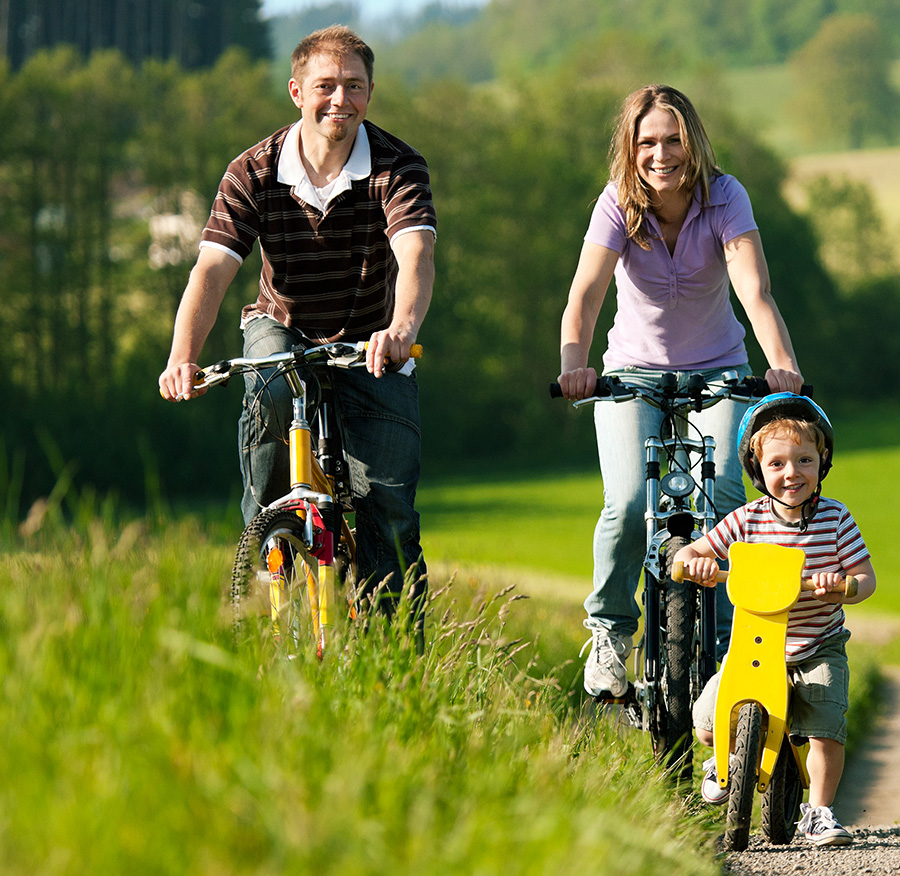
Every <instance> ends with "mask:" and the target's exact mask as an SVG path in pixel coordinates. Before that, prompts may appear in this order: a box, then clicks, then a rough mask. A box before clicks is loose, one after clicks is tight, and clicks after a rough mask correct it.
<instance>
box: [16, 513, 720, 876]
mask: <svg viewBox="0 0 900 876" xmlns="http://www.w3.org/2000/svg"><path fill="white" fill-rule="evenodd" d="M76 516H79V515H76ZM231 551H232V544H231V542H230V541H229V539H227V538H224V537H222V531H221V529H220V528H219V527H218V526H213V527H208V526H207V525H206V524H205V523H204V524H203V525H201V524H200V523H199V522H198V521H197V520H196V519H194V520H192V519H184V520H182V521H180V522H173V521H160V522H158V523H157V522H155V521H152V520H147V521H136V522H133V523H131V524H127V525H125V526H124V527H123V526H120V525H119V524H118V523H117V522H116V521H115V520H114V519H112V518H110V517H107V518H106V519H100V518H97V519H84V518H83V519H82V523H75V524H68V525H62V524H59V523H54V522H53V521H52V520H51V521H47V522H45V525H44V526H43V528H42V529H41V530H40V531H39V532H38V533H36V534H34V535H32V536H30V537H29V538H27V539H24V538H19V537H11V538H7V539H6V540H5V541H4V543H3V552H2V554H0V624H2V630H3V635H2V637H0V673H2V679H3V696H2V698H0V741H2V744H0V770H2V774H3V776H4V781H3V783H2V786H0V812H2V813H3V815H2V818H0V848H2V849H3V852H2V858H3V865H2V870H3V873H4V874H22V876H25V874H28V876H32V874H35V873H40V874H42V876H54V874H72V876H83V874H85V873H110V874H114V873H132V874H144V873H146V874H148V876H149V874H152V876H164V874H188V873H190V874H192V876H196V874H210V876H221V874H223V873H229V874H245V873H246V874H266V876H269V874H273V876H274V874H286V873H290V874H335V876H348V874H373V876H374V874H392V876H394V874H409V876H420V874H424V873H441V874H450V876H452V874H460V876H464V874H465V876H469V874H473V873H484V874H492V876H494V874H497V876H503V874H510V876H513V874H516V876H519V874H535V876H537V874H542V876H545V874H560V876H563V874H569V873H571V872H573V871H576V870H577V871H578V872H585V870H586V869H587V871H588V872H592V873H600V874H604V873H610V874H612V873H621V872H628V873H636V874H648V876H656V874H659V876H673V874H674V876H681V874H685V876H688V874H697V876H712V874H714V873H716V872H718V867H717V865H716V864H715V862H714V854H713V850H712V842H711V838H710V836H709V834H708V832H707V831H706V830H705V829H704V826H703V823H702V818H701V816H700V815H699V811H698V808H697V807H696V806H695V805H694V804H690V805H688V804H685V803H683V802H682V801H681V799H680V798H679V797H677V796H676V795H674V794H673V793H672V791H671V788H670V787H669V786H668V784H667V783H666V781H665V780H663V779H662V778H661V777H659V776H656V775H655V773H654V769H653V766H652V762H651V758H650V755H649V751H648V746H647V745H646V744H645V741H644V740H643V739H642V738H641V737H640V736H639V735H634V734H629V735H622V734H621V733H620V732H619V731H618V730H617V729H616V728H615V727H614V726H612V725H610V724H607V723H606V722H600V723H595V722H593V721H590V722H586V721H583V720H582V719H581V718H580V717H579V713H578V711H577V709H574V708H570V707H568V706H566V704H565V698H564V697H563V696H562V695H561V692H560V690H559V685H556V684H554V683H553V680H552V679H546V678H545V679H538V678H533V677H532V674H531V669H530V650H531V649H530V646H527V645H525V646H524V647H520V646H519V645H517V644H516V643H515V642H514V641H512V640H511V639H510V636H509V632H508V627H507V625H506V623H505V621H504V617H505V616H506V615H507V614H510V615H511V614H513V613H514V612H516V611H517V609H518V607H519V606H521V605H522V603H521V602H515V601H511V600H512V599H513V594H504V595H500V596H497V597H492V596H490V593H489V591H490V589H491V588H488V591H486V592H472V591H470V590H469V588H468V587H460V586H457V585H454V586H453V587H451V588H450V589H449V591H448V590H447V589H446V588H445V587H442V586H438V582H437V581H435V582H434V584H435V591H443V592H442V593H436V595H435V599H434V601H433V604H432V608H431V616H430V619H429V630H430V633H431V635H430V642H429V646H428V649H427V652H426V655H425V656H424V658H421V659H419V658H417V657H416V656H415V654H414V653H413V652H412V651H411V649H410V647H409V645H408V643H407V642H406V641H405V637H404V636H403V634H402V630H396V629H395V630H391V631H388V632H384V631H383V630H382V629H381V627H380V625H379V624H375V625H374V626H373V627H372V628H371V629H370V631H369V633H368V634H367V635H366V634H363V633H362V632H361V627H360V626H356V627H353V628H348V627H345V626H343V625H342V626H341V627H340V630H339V632H340V634H341V639H340V645H338V646H336V647H335V648H334V649H333V650H332V652H331V653H330V654H329V655H326V659H325V660H324V662H322V663H319V662H317V660H316V659H315V657H314V656H313V654H312V649H310V650H309V651H308V652H304V653H303V654H301V656H300V657H298V658H297V659H295V660H292V661H286V660H285V659H284V658H283V657H281V656H280V655H279V654H278V652H276V651H275V650H274V648H273V647H272V645H271V644H270V643H269V644H265V643H262V644H261V643H260V638H259V637H258V636H255V637H253V636H251V637H249V638H248V639H247V641H245V642H243V643H241V645H240V646H239V647H238V648H235V647H234V646H233V644H232V641H231V633H230V628H229V624H228V622H227V612H226V611H225V610H224V600H223V590H224V588H225V587H226V585H227V581H228V575H229V567H230V561H231ZM623 868H624V869H623Z"/></svg>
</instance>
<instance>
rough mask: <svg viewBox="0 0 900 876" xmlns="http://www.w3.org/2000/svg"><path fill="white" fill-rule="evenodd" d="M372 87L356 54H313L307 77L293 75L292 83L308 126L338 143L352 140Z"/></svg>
mask: <svg viewBox="0 0 900 876" xmlns="http://www.w3.org/2000/svg"><path fill="white" fill-rule="evenodd" d="M372 87H373V83H371V82H370V81H369V77H368V75H367V73H366V67H365V64H363V61H362V58H360V57H359V55H356V54H348V55H344V56H343V57H337V56H334V55H328V54H318V55H313V56H312V57H311V58H310V59H309V62H308V63H307V65H306V72H305V74H304V76H303V81H302V82H298V81H297V80H296V79H291V80H290V82H289V83H288V89H289V91H290V94H291V99H292V100H293V101H294V104H295V105H296V106H297V107H299V108H300V109H301V110H302V111H303V126H304V130H305V131H306V132H307V133H316V134H318V135H320V136H321V137H324V138H325V139H327V140H330V141H332V142H335V143H339V142H341V141H343V140H347V139H348V138H349V139H350V140H351V142H352V140H353V138H354V137H355V136H356V132H357V130H359V126H360V125H361V124H362V122H363V119H364V118H365V117H366V111H367V110H368V107H369V99H370V98H371V96H372ZM308 129H311V130H308Z"/></svg>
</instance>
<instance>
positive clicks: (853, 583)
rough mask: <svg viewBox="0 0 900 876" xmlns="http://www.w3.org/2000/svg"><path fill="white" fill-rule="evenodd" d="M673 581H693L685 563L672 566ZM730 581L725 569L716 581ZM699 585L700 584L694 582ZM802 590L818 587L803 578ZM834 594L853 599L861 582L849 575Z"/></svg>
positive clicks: (720, 571)
mask: <svg viewBox="0 0 900 876" xmlns="http://www.w3.org/2000/svg"><path fill="white" fill-rule="evenodd" d="M672 580H673V581H674V582H675V583H676V584H680V583H681V582H682V581H690V580H692V579H690V578H685V575H684V563H682V562H676V563H673V564H672ZM727 580H728V572H727V571H726V570H725V569H720V570H719V572H718V573H717V574H716V581H719V582H725V581H727ZM694 583H699V582H694ZM800 589H801V590H807V591H809V590H815V589H816V585H815V584H813V580H812V578H801V579H800ZM831 592H832V593H843V594H844V595H845V596H846V597H847V598H848V599H852V598H853V597H854V596H856V594H857V593H858V592H859V582H858V581H857V580H856V578H855V577H854V576H853V575H847V577H846V578H844V580H843V581H842V582H841V584H840V586H838V587H835V588H834V590H832V591H831Z"/></svg>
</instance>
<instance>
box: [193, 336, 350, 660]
mask: <svg viewBox="0 0 900 876" xmlns="http://www.w3.org/2000/svg"><path fill="white" fill-rule="evenodd" d="M364 351H365V345H364V344H353V345H350V344H326V345H322V346H320V347H313V348H311V349H303V348H301V347H298V348H295V349H294V350H293V351H291V352H289V353H277V354H274V355H272V356H267V357H261V358H258V359H232V360H226V361H224V362H220V363H218V364H217V365H214V366H213V367H212V368H210V369H209V371H208V373H205V374H204V373H203V372H201V373H200V377H201V379H200V381H198V383H197V385H198V386H199V387H206V386H212V385H215V384H216V383H224V382H225V381H227V380H228V378H229V377H231V376H232V375H233V374H238V373H243V372H245V371H254V372H255V371H258V370H259V369H262V368H268V367H274V368H275V371H274V372H273V375H272V376H271V377H270V378H269V379H270V380H271V379H280V378H283V379H284V380H285V381H286V383H287V385H288V387H289V388H290V391H291V395H292V417H291V423H290V426H289V429H288V453H289V470H290V489H289V491H288V492H287V493H286V494H285V495H284V496H282V497H281V498H279V499H277V500H275V501H274V502H272V503H271V504H270V505H268V506H267V507H265V508H264V509H263V510H262V512H261V513H260V515H259V516H258V517H257V518H255V519H254V521H251V523H250V524H248V526H247V528H246V529H245V530H244V533H243V535H242V536H241V543H240V545H239V548H238V554H237V556H236V558H235V567H234V572H233V576H232V599H233V603H234V608H235V618H236V621H235V622H236V624H237V623H238V622H239V619H240V615H241V612H240V607H239V605H240V602H241V599H242V598H244V597H245V596H246V595H247V594H246V591H247V588H248V586H249V584H248V580H247V579H248V576H250V577H253V578H254V580H256V581H258V583H262V584H263V585H264V586H265V587H266V589H267V591H268V604H269V612H270V615H271V619H272V622H273V625H274V627H275V634H276V638H278V639H283V638H284V635H285V634H284V633H283V632H282V629H287V630H288V635H289V636H290V637H292V638H293V639H294V640H295V643H296V638H297V636H296V632H295V618H290V617H287V615H289V613H290V612H291V611H292V610H293V606H292V604H291V587H290V580H291V578H292V576H296V577H298V578H302V579H304V580H305V589H306V591H307V597H308V604H309V610H310V617H311V622H312V631H313V635H314V638H315V641H316V649H317V653H318V654H319V656H320V657H321V656H322V654H323V652H324V650H325V646H326V641H327V639H328V638H330V633H328V632H327V631H328V630H329V629H330V628H332V627H333V626H334V622H335V612H336V603H335V579H336V560H337V550H336V548H337V547H338V544H340V549H341V556H343V557H345V559H346V562H347V564H348V565H349V568H350V569H351V576H350V577H352V569H353V567H354V566H355V561H356V543H355V539H354V534H353V531H352V529H351V528H350V526H349V524H348V522H347V520H346V518H345V517H344V514H343V511H344V503H345V501H346V500H348V499H349V487H348V485H347V484H346V483H345V482H344V479H343V472H344V468H343V459H342V458H341V459H339V458H338V456H339V455H340V453H339V451H338V450H337V449H336V448H335V439H336V435H335V434H334V430H335V429H336V426H335V424H334V423H333V414H332V410H331V401H330V399H328V398H325V397H324V396H325V395H326V394H327V393H326V388H325V387H323V389H322V391H323V398H322V400H321V403H320V404H319V406H318V412H317V421H318V432H319V443H318V448H317V449H314V448H313V443H312V431H311V428H310V423H309V419H308V414H307V404H308V393H307V385H306V381H305V380H304V379H303V377H302V376H301V374H300V372H299V371H298V368H300V367H307V366H309V367H313V368H314V367H324V366H337V367H352V366H354V365H358V364H360V363H361V362H362V356H363V355H364ZM320 386H321V384H320ZM285 512H287V513H288V514H293V515H296V520H297V521H298V522H295V523H294V524H293V525H291V524H290V519H291V518H290V517H284V516H283V515H284V513H285ZM260 521H261V522H260ZM267 521H271V523H272V525H271V527H269V528H267V525H268V524H267ZM285 551H287V552H288V553H290V554H291V556H289V557H287V556H286V555H285ZM259 564H262V565H264V568H259ZM254 570H255V571H254ZM266 585H267V586H266ZM350 603H351V609H350V614H351V616H352V615H353V613H354V609H353V608H352V606H353V604H354V600H353V597H352V596H351V599H350ZM286 617H287V619H286Z"/></svg>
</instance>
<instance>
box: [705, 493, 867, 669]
mask: <svg viewBox="0 0 900 876" xmlns="http://www.w3.org/2000/svg"><path fill="white" fill-rule="evenodd" d="M707 539H708V540H709V544H710V546H711V547H712V549H713V552H714V553H715V554H716V556H717V557H719V558H720V559H727V557H728V548H729V547H730V546H731V545H732V544H733V543H734V542H736V541H744V542H766V543H769V544H777V545H782V546H783V547H792V548H801V549H802V550H803V552H804V553H805V554H806V563H805V565H804V567H803V576H804V577H805V578H809V577H811V576H812V575H813V573H815V572H837V573H838V574H841V575H845V574H846V573H847V570H848V569H852V568H853V567H854V566H857V565H859V564H860V563H862V562H864V561H865V560H867V559H869V551H868V550H867V548H866V545H865V542H864V541H863V537H862V534H861V533H860V531H859V527H858V526H857V525H856V521H855V520H854V519H853V516H852V515H851V514H850V512H849V511H848V510H847V508H846V506H844V505H842V504H841V503H840V502H837V501H835V500H834V499H826V498H824V497H823V498H820V499H819V502H818V506H817V508H816V513H815V515H814V516H813V519H812V520H811V521H810V522H809V524H808V526H807V528H806V529H805V530H804V531H802V532H801V531H800V524H799V522H798V523H791V522H788V521H785V520H783V519H782V518H780V517H779V516H778V515H777V514H775V512H774V510H773V502H772V499H770V498H769V497H768V496H764V497H762V498H760V499H757V500H755V501H753V502H750V503H748V504H747V505H744V506H743V507H741V508H738V509H737V510H736V511H732V513H731V514H729V515H728V516H726V517H725V518H724V519H723V520H722V521H721V522H720V523H719V524H718V525H717V526H716V527H715V528H714V529H712V530H711V531H710V532H709V533H708V535H707ZM843 628H844V609H843V606H841V605H840V604H836V603H828V602H822V601H820V600H818V599H816V598H815V597H814V596H813V595H812V594H811V593H809V592H807V591H803V592H801V593H800V598H799V599H798V600H797V604H796V605H795V606H794V607H793V608H792V609H791V611H790V614H789V615H788V631H787V645H786V648H785V653H786V655H787V659H788V662H797V661H800V660H803V659H805V658H806V657H809V656H811V655H812V654H814V653H815V651H816V649H817V648H818V647H819V645H820V644H821V643H822V642H823V641H824V640H825V639H828V638H830V637H831V636H834V635H836V634H837V633H839V632H841V630H843Z"/></svg>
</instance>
